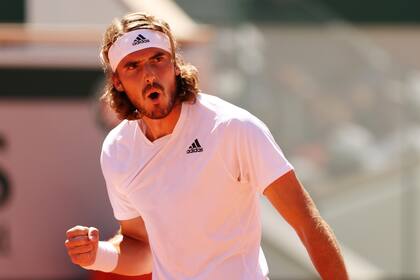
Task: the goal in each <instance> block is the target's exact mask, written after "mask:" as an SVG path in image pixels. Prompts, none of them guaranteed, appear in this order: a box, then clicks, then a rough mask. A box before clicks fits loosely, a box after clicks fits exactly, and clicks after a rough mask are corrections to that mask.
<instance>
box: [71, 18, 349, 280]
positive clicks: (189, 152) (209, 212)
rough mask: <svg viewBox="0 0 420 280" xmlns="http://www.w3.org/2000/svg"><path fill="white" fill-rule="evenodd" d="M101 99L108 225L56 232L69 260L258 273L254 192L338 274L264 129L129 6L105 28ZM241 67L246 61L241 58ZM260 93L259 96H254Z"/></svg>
mask: <svg viewBox="0 0 420 280" xmlns="http://www.w3.org/2000/svg"><path fill="white" fill-rule="evenodd" d="M101 57H102V60H103V63H104V66H105V68H106V72H107V74H108V84H107V86H106V89H105V93H104V95H103V98H104V99H106V100H107V101H108V102H109V105H110V106H111V107H112V109H113V110H115V112H116V113H117V114H118V115H119V117H120V118H121V119H123V121H122V122H121V123H120V124H119V125H118V126H117V127H115V128H114V129H113V130H112V131H111V132H110V133H109V135H108V136H107V137H106V139H105V141H104V144H103V147H102V154H101V166H102V171H103V174H104V177H105V181H106V185H107V190H108V194H109V199H110V201H111V205H112V208H113V211H114V215H115V218H116V219H117V220H118V221H119V223H120V234H119V235H117V236H115V237H114V238H113V239H111V240H109V241H99V231H98V229H96V228H93V227H85V226H75V227H73V228H71V229H69V230H68V231H67V240H66V241H65V245H66V247H67V250H68V254H69V256H70V258H71V261H72V262H73V263H75V264H78V265H80V266H82V267H84V268H86V269H91V270H100V271H105V272H113V273H117V274H122V275H141V274H147V273H150V272H152V275H153V276H152V277H153V279H160V280H161V279H163V280H174V279H180V280H181V279H182V280H185V279H190V280H193V279H194V280H204V279H206V280H220V279H226V280H260V279H267V277H268V268H267V264H266V260H265V257H264V254H263V252H262V250H261V248H260V240H261V220H260V207H259V197H260V196H261V195H264V196H265V197H267V198H268V200H269V201H270V202H271V203H272V205H273V206H274V207H275V208H276V209H277V210H278V212H279V213H280V214H281V215H282V216H283V217H284V218H285V219H286V221H287V222H288V223H289V224H290V225H291V226H292V227H293V228H294V229H295V231H296V233H297V235H298V236H299V238H300V239H301V241H302V242H303V244H304V246H305V247H306V249H307V251H308V253H309V255H310V257H311V260H312V262H313V264H314V266H315V268H316V269H317V271H318V272H319V274H320V275H321V277H322V278H323V279H335V280H341V279H348V276H347V272H346V268H345V265H344V261H343V258H342V256H341V253H340V249H339V246H338V243H337V241H336V238H335V237H334V234H333V232H332V231H331V229H330V228H329V227H328V225H327V224H326V222H325V221H324V220H323V219H322V218H321V216H320V214H319V212H318V210H317V208H316V206H315V205H314V203H313V201H312V199H311V198H310V196H309V195H308V193H307V192H306V191H305V189H304V188H303V187H302V185H301V184H300V183H299V181H298V179H297V178H296V175H295V172H294V170H293V167H292V165H291V164H290V163H289V162H288V161H287V159H286V158H285V157H284V155H283V153H282V151H281V150H280V148H279V146H278V145H277V144H276V142H275V141H274V139H273V137H272V135H271V134H270V131H269V130H268V128H267V127H266V126H265V125H264V124H263V123H262V122H261V121H260V120H259V119H257V118H256V117H254V116H253V115H252V114H250V113H249V112H247V111H246V110H244V109H241V108H239V107H236V106H234V105H232V104H230V103H228V102H226V101H224V100H222V99H220V98H218V97H215V96H211V95H207V94H204V93H202V92H199V89H198V78H197V71H196V69H195V68H194V67H193V66H192V65H190V64H187V63H184V62H183V61H182V59H181V57H180V56H179V53H178V52H177V49H176V42H175V39H174V37H173V35H172V33H171V30H170V28H169V26H168V24H167V23H165V22H164V21H162V20H160V19H157V18H155V17H153V16H149V15H146V14H142V13H134V14H129V15H126V16H125V17H123V18H122V19H121V20H114V22H113V23H112V24H111V25H110V26H109V27H108V29H107V30H106V33H105V36H104V41H103V45H102V50H101ZM250 67H252V66H250ZM261 98H264V96H261Z"/></svg>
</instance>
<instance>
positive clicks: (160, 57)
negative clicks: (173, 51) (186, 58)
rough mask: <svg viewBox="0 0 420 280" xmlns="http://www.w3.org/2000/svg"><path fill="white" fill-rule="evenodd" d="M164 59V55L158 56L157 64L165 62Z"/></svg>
mask: <svg viewBox="0 0 420 280" xmlns="http://www.w3.org/2000/svg"><path fill="white" fill-rule="evenodd" d="M163 59H164V57H163V55H160V56H157V57H155V62H161V61H163Z"/></svg>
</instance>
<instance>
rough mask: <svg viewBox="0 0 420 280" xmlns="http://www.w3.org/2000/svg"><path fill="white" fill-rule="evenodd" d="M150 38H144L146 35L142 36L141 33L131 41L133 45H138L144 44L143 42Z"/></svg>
mask: <svg viewBox="0 0 420 280" xmlns="http://www.w3.org/2000/svg"><path fill="white" fill-rule="evenodd" d="M149 42H150V40H149V39H146V37H144V36H143V35H141V34H139V35H138V36H137V37H136V39H135V40H134V41H133V44H132V45H133V46H135V45H138V44H144V43H149Z"/></svg>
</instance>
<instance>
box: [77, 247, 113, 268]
mask: <svg viewBox="0 0 420 280" xmlns="http://www.w3.org/2000/svg"><path fill="white" fill-rule="evenodd" d="M117 264H118V251H117V249H116V248H115V247H114V245H112V244H111V243H109V242H106V241H99V244H98V250H97V251H96V258H95V262H94V263H93V264H91V265H89V266H84V267H83V268H85V269H90V270H99V271H103V272H111V271H113V270H114V269H115V268H116V267H117Z"/></svg>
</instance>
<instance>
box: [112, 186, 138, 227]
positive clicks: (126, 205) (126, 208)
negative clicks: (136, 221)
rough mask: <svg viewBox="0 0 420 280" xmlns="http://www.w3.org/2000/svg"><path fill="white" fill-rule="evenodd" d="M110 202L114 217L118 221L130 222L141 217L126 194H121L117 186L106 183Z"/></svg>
mask: <svg viewBox="0 0 420 280" xmlns="http://www.w3.org/2000/svg"><path fill="white" fill-rule="evenodd" d="M106 187H107V191H108V197H109V201H110V202H111V206H112V210H113V212H114V217H115V218H116V219H117V220H120V221H122V220H129V219H133V218H136V217H139V216H140V214H139V213H138V211H137V210H136V209H135V208H133V206H132V205H131V203H130V201H129V200H128V199H127V198H126V197H125V195H124V194H122V193H120V192H119V191H118V189H117V188H116V187H115V186H112V185H110V184H109V183H108V182H107V183H106Z"/></svg>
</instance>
